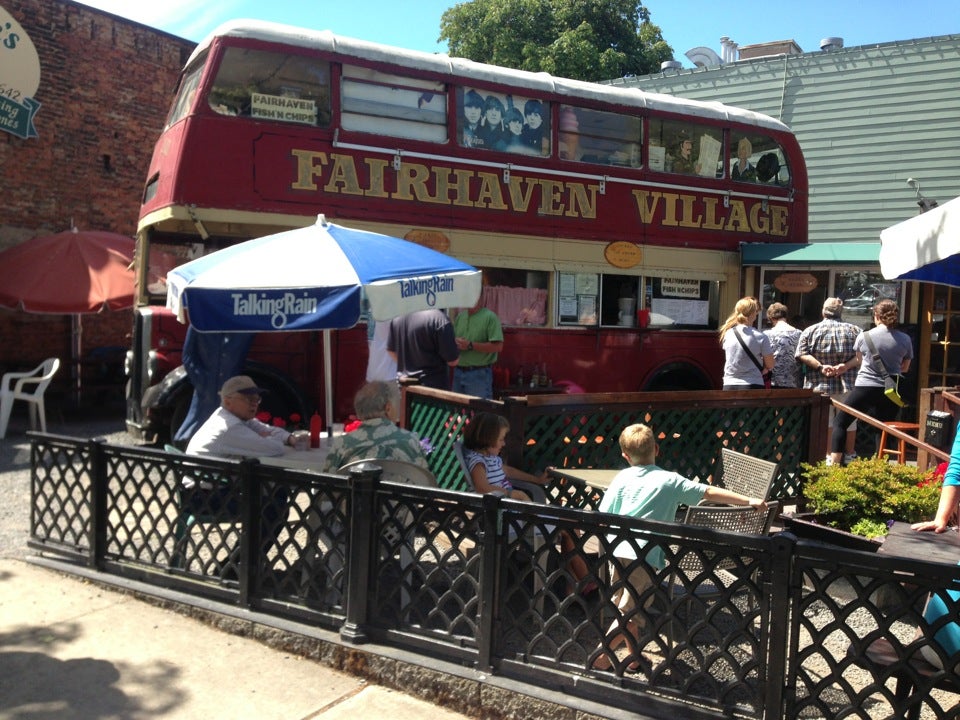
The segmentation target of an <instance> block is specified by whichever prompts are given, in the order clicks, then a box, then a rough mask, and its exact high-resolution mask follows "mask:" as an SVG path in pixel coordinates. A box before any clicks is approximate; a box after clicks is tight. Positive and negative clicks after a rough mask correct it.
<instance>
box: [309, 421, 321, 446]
mask: <svg viewBox="0 0 960 720" xmlns="http://www.w3.org/2000/svg"><path fill="white" fill-rule="evenodd" d="M322 427H323V418H321V417H320V414H319V413H316V412H315V413H314V414H313V417H312V418H310V447H312V448H318V447H320V429H321V428H322Z"/></svg>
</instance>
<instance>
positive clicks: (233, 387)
mask: <svg viewBox="0 0 960 720" xmlns="http://www.w3.org/2000/svg"><path fill="white" fill-rule="evenodd" d="M265 392H266V390H264V389H263V388H260V387H257V384H256V383H255V382H254V381H253V378H252V377H250V376H248V375H235V376H234V377H232V378H230V379H229V380H227V381H226V382H225V383H224V384H223V387H222V388H220V396H221V397H226V396H227V395H235V394H237V393H240V394H241V395H263V393H265Z"/></svg>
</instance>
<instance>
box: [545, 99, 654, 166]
mask: <svg viewBox="0 0 960 720" xmlns="http://www.w3.org/2000/svg"><path fill="white" fill-rule="evenodd" d="M640 135H641V119H640V118H639V117H636V116H632V115H623V114H620V113H611V112H602V111H600V110H591V109H589V108H582V107H573V106H571V105H564V106H562V107H561V108H560V133H559V143H560V158H561V159H562V160H576V161H577V162H585V163H596V164H599V165H619V166H621V167H639V166H640V142H641V136H640Z"/></svg>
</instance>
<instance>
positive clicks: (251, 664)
mask: <svg viewBox="0 0 960 720" xmlns="http://www.w3.org/2000/svg"><path fill="white" fill-rule="evenodd" d="M27 716H30V717H34V716H37V717H65V718H79V719H81V720H83V719H87V718H89V719H91V720H92V719H94V718H96V719H97V720H107V719H112V718H117V719H120V718H122V719H124V720H129V719H131V718H144V719H146V718H169V719H171V720H173V719H179V718H183V719H187V718H189V719H190V720H196V719H197V718H263V719H269V718H277V719H283V720H290V719H291V718H293V719H296V718H304V719H306V718H311V719H313V718H319V719H321V720H340V719H341V718H343V719H346V718H351V719H353V720H355V719H356V718H368V717H371V718H375V717H389V718H390V719H391V720H407V719H416V720H422V718H424V717H430V718H431V719H433V720H465V719H466V718H467V717H468V716H466V715H460V714H457V713H453V712H449V711H447V710H445V709H443V708H440V707H437V706H435V705H432V704H430V703H427V702H423V701H421V700H417V699H415V698H413V697H410V696H407V695H404V694H403V693H400V692H396V691H393V690H388V689H386V688H382V687H378V686H373V685H368V684H367V683H365V682H364V681H363V680H361V679H359V678H356V677H353V676H350V675H346V674H344V673H341V672H338V671H336V670H332V669H330V668H329V667H326V666H325V665H322V664H320V663H318V662H313V661H311V660H306V659H303V658H301V657H299V656H298V655H295V654H290V653H285V652H280V651H278V650H274V649H272V648H270V647H268V646H266V645H263V644H261V643H260V642H258V641H256V640H253V639H250V638H245V637H239V636H236V635H232V634H229V633H226V632H222V631H219V630H217V629H215V628H213V627H211V626H209V625H205V624H203V623H201V622H199V621H197V620H194V619H192V618H190V617H187V616H185V615H181V614H178V613H176V612H173V611H171V610H165V609H163V608H160V607H157V606H154V605H151V604H149V603H147V602H144V601H141V600H138V599H137V598H136V597H134V596H133V595H130V594H125V593H120V592H114V591H112V590H108V589H106V588H104V587H101V586H99V585H96V584H93V583H89V582H86V581H84V580H82V579H78V578H75V577H71V576H68V575H64V574H61V573H58V572H55V571H53V570H49V569H46V568H42V567H36V566H34V565H31V564H28V563H25V562H22V561H19V560H9V559H0V719H3V718H12V717H27Z"/></svg>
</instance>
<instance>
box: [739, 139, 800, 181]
mask: <svg viewBox="0 0 960 720" xmlns="http://www.w3.org/2000/svg"><path fill="white" fill-rule="evenodd" d="M730 149H731V156H730V160H729V166H730V178H731V179H732V180H734V181H736V182H750V183H768V184H777V185H787V184H788V183H789V179H790V173H789V169H788V168H787V166H786V163H785V161H784V156H783V151H782V150H781V149H780V147H779V146H778V145H777V143H776V142H775V141H774V140H773V139H772V138H770V137H767V136H764V135H751V136H743V137H740V138H739V139H738V138H736V137H732V138H731V148H730Z"/></svg>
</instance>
